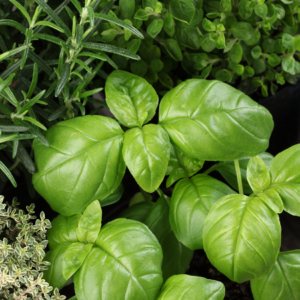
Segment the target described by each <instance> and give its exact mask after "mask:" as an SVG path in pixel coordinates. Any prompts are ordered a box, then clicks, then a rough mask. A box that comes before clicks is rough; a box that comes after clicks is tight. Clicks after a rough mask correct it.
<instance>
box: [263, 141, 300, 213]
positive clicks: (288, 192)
mask: <svg viewBox="0 0 300 300" xmlns="http://www.w3.org/2000/svg"><path fill="white" fill-rule="evenodd" d="M269 171H270V175H271V185H270V188H271V189H273V190H275V191H276V192H278V194H279V195H280V197H281V199H282V201H283V205H284V210H285V211H287V212H288V213H290V214H292V215H295V216H300V196H299V195H300V144H297V145H295V146H292V147H290V148H288V149H286V150H284V151H283V152H281V153H279V154H278V155H276V156H275V158H274V159H273V161H272V162H271V164H270V168H269Z"/></svg>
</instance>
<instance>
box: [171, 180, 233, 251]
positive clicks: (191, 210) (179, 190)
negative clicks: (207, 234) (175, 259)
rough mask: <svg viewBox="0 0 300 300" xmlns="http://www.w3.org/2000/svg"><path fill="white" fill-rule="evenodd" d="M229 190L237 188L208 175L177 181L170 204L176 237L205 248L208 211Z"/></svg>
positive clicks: (194, 247)
mask: <svg viewBox="0 0 300 300" xmlns="http://www.w3.org/2000/svg"><path fill="white" fill-rule="evenodd" d="M228 194H235V191H233V190H232V189H231V188H229V187H228V186H227V185H226V184H225V183H223V182H221V181H219V180H217V179H214V178H212V177H210V176H208V175H204V174H199V175H196V176H194V177H192V178H190V179H188V178H186V179H181V180H180V181H179V182H178V183H177V184H176V185H175V189H174V191H173V194H172V199H171V205H170V223H171V227H172V229H173V231H174V233H175V235H176V237H177V239H178V240H179V241H180V242H181V243H183V244H184V245H185V246H186V247H188V248H189V249H192V250H196V249H203V237H202V235H203V227H204V222H205V219H206V217H207V215H208V212H209V211H210V209H211V207H212V205H213V204H214V203H215V202H216V201H218V200H219V199H220V198H222V197H223V196H225V195H228Z"/></svg>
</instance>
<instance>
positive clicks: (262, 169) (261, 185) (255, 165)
mask: <svg viewBox="0 0 300 300" xmlns="http://www.w3.org/2000/svg"><path fill="white" fill-rule="evenodd" d="M247 180H248V182H249V184H250V186H251V188H252V190H253V192H254V193H260V192H262V191H263V190H265V189H266V188H267V187H268V186H269V185H270V182H271V178H270V173H269V171H268V168H267V166H266V165H265V163H264V161H263V160H262V159H261V158H260V157H259V156H255V157H251V158H250V160H249V163H248V166H247Z"/></svg>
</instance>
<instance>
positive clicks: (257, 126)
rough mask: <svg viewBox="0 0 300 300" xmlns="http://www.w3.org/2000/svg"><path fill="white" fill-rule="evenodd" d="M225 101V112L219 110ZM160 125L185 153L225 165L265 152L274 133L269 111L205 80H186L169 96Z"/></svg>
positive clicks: (161, 107) (230, 88)
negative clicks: (224, 163)
mask: <svg viewBox="0 0 300 300" xmlns="http://www.w3.org/2000/svg"><path fill="white" fill-rule="evenodd" d="M221 91H222V92H221ZM217 103H218V104H217ZM219 103H222V109H218V108H216V107H219V106H218V105H219ZM249 118H250V119H251V120H252V122H251V123H249ZM159 123H160V124H161V125H162V126H163V128H164V129H165V130H166V131H167V132H168V134H169V136H170V138H171V140H172V142H173V143H174V144H175V145H176V146H177V147H178V148H179V149H180V150H181V151H183V152H184V153H185V154H187V155H189V156H191V157H195V158H198V159H202V160H220V161H226V160H234V159H237V158H239V157H243V156H247V155H249V156H255V155H257V154H259V153H261V152H262V151H264V150H265V149H266V148H267V147H268V140H269V138H270V134H271V132H272V129H273V120H272V116H271V114H270V113H269V112H268V110H266V109H265V108H264V107H262V106H260V105H258V104H257V103H256V102H254V101H253V100H251V99H250V98H249V97H248V96H246V95H244V94H243V93H242V92H240V91H238V90H236V89H234V88H232V87H231V86H229V85H227V84H225V83H222V82H219V81H208V80H201V79H190V80H187V81H185V82H182V83H181V84H179V85H178V86H177V87H176V88H174V89H172V90H171V91H169V92H168V93H166V94H165V96H164V97H163V99H162V100H161V103H160V108H159Z"/></svg>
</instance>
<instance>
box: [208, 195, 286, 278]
mask: <svg viewBox="0 0 300 300" xmlns="http://www.w3.org/2000/svg"><path fill="white" fill-rule="evenodd" d="M203 240H204V250H205V252H206V254H207V257H208V259H209V260H210V262H211V263H212V264H213V265H214V266H215V267H216V268H217V269H218V270H219V271H220V272H222V273H223V274H224V275H226V276H227V277H228V278H230V280H232V281H235V282H238V283H242V282H245V281H247V280H250V279H254V278H258V277H261V276H263V275H264V274H266V273H267V272H269V271H270V269H271V268H272V267H273V265H274V263H275V261H276V259H277V255H278V253H279V249H280V243H281V227H280V222H279V217H278V215H277V213H275V212H274V211H273V210H271V209H270V208H269V207H268V206H267V205H265V204H264V202H262V201H261V200H260V199H259V198H258V197H255V196H251V197H247V196H244V195H228V196H225V197H223V198H221V199H220V200H219V201H218V202H217V203H215V205H214V206H213V207H212V208H211V210H210V212H209V214H208V216H207V217H206V220H205V225H204V230H203Z"/></svg>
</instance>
